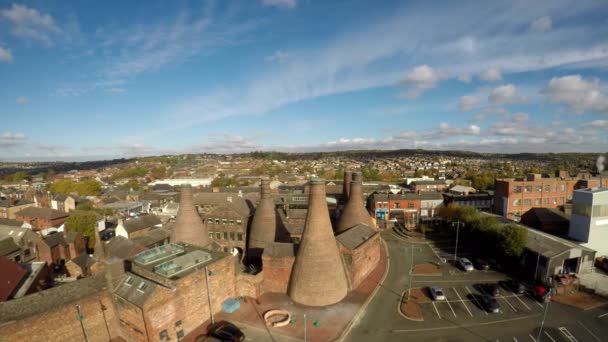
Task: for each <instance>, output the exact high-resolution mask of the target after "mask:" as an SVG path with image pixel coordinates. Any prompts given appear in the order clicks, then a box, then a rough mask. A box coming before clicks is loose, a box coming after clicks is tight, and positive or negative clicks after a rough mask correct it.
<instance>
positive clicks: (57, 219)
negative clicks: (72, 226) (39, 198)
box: [15, 207, 69, 231]
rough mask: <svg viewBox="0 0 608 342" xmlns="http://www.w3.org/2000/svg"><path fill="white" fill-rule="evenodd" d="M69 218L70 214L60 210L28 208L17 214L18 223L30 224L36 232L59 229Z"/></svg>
mask: <svg viewBox="0 0 608 342" xmlns="http://www.w3.org/2000/svg"><path fill="white" fill-rule="evenodd" d="M68 216H69V214H68V213H64V212H62V211H59V210H54V209H50V208H36V207H28V208H25V209H23V210H20V211H18V212H16V213H15V219H16V220H17V221H21V222H26V223H28V224H29V225H30V226H32V229H33V230H36V231H38V230H42V229H45V228H51V227H59V226H61V225H62V224H63V223H64V222H65V220H67V218H68Z"/></svg>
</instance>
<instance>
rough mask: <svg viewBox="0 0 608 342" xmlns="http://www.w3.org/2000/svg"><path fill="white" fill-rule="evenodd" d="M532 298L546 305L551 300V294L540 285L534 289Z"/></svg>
mask: <svg viewBox="0 0 608 342" xmlns="http://www.w3.org/2000/svg"><path fill="white" fill-rule="evenodd" d="M533 296H534V298H535V299H536V300H537V301H539V302H541V303H546V302H548V301H550V300H551V292H549V289H547V288H546V287H544V286H542V285H538V286H535V287H534V292H533Z"/></svg>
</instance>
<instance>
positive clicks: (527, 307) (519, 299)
mask: <svg viewBox="0 0 608 342" xmlns="http://www.w3.org/2000/svg"><path fill="white" fill-rule="evenodd" d="M514 297H515V298H517V300H518V301H519V302H520V303H522V304H523V305H524V306H525V307H526V309H528V310H532V309H531V308H530V307H529V306H528V305H527V304H526V303H524V301H523V300H521V298H519V296H517V295H516V296H514Z"/></svg>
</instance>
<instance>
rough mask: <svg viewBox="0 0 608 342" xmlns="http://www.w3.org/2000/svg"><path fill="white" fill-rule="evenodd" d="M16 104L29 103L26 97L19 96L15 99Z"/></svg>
mask: <svg viewBox="0 0 608 342" xmlns="http://www.w3.org/2000/svg"><path fill="white" fill-rule="evenodd" d="M15 102H17V103H18V104H20V105H23V104H26V103H27V97H25V96H17V98H16V99H15Z"/></svg>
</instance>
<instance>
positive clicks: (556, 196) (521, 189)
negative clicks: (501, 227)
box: [494, 171, 608, 221]
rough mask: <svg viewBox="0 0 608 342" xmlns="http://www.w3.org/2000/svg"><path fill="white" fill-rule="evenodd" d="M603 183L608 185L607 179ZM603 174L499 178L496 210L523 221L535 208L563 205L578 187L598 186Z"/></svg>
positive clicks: (510, 217)
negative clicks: (592, 175) (525, 214)
mask: <svg viewBox="0 0 608 342" xmlns="http://www.w3.org/2000/svg"><path fill="white" fill-rule="evenodd" d="M602 183H603V184H602V186H608V179H603V181H602ZM599 185H600V179H599V178H593V177H590V176H589V175H587V174H580V175H577V176H576V177H570V176H568V175H567V173H566V172H564V171H558V172H557V173H556V176H555V177H542V175H540V174H528V175H527V176H526V177H525V178H521V179H513V178H508V179H497V180H496V181H495V182H494V213H496V214H499V215H502V216H505V217H507V218H509V219H512V220H514V221H519V220H520V219H521V216H522V215H523V214H524V213H526V212H527V211H528V210H530V209H532V208H563V206H564V205H565V204H566V202H568V201H570V200H571V199H572V193H573V191H574V190H575V189H582V188H594V187H598V186H599Z"/></svg>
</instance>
